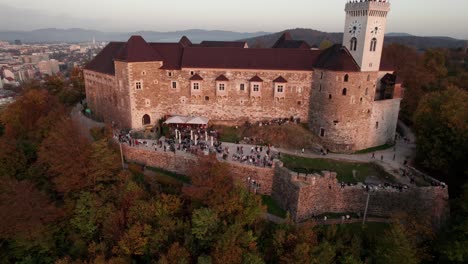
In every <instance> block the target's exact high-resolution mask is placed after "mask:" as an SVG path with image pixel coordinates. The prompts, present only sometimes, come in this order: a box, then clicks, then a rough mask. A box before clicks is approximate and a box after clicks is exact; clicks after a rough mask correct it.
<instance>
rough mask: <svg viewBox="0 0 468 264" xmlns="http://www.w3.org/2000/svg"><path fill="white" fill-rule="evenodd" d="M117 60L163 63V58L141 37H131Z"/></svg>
mask: <svg viewBox="0 0 468 264" xmlns="http://www.w3.org/2000/svg"><path fill="white" fill-rule="evenodd" d="M115 59H116V60H121V61H126V62H148V61H163V57H162V56H161V55H160V54H159V52H157V51H156V50H155V49H153V48H151V46H150V45H149V44H148V43H146V41H145V40H144V39H143V38H142V37H141V36H131V37H130V39H129V40H128V41H127V43H125V46H124V47H122V49H121V50H120V51H119V54H118V55H117V57H116V58H115Z"/></svg>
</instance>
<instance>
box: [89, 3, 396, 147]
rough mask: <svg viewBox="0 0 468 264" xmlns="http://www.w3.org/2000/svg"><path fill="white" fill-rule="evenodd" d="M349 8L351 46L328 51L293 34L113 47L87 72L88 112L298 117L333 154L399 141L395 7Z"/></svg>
mask: <svg viewBox="0 0 468 264" xmlns="http://www.w3.org/2000/svg"><path fill="white" fill-rule="evenodd" d="M345 11H346V22H345V26H344V36H343V43H341V44H336V45H333V46H332V47H330V48H328V49H325V50H317V49H311V48H310V46H309V45H308V44H307V43H306V42H304V41H300V40H293V39H291V37H290V35H289V34H288V33H287V32H286V33H284V34H283V35H282V36H281V38H280V39H278V41H277V42H276V43H275V44H274V46H273V47H271V48H249V47H248V46H247V44H246V43H244V42H220V41H204V42H201V43H199V44H194V43H192V42H191V41H190V40H189V39H188V38H186V37H182V38H181V39H180V41H179V42H177V43H148V42H146V41H145V40H144V39H143V38H142V37H140V36H132V37H131V38H130V39H129V40H128V41H127V42H111V43H109V44H108V45H107V46H106V47H105V48H104V49H103V50H102V51H101V52H100V53H99V54H98V55H97V56H96V57H95V58H94V59H93V60H92V61H91V62H90V63H89V64H88V65H87V66H86V67H85V70H84V78H85V85H86V96H87V102H88V106H89V108H90V109H91V110H92V111H93V112H94V114H95V115H96V116H97V117H98V118H100V119H102V120H104V121H105V122H107V123H111V122H112V123H114V124H116V125H117V126H118V127H120V128H131V129H140V128H143V127H145V126H147V125H155V124H156V123H157V121H158V120H159V119H160V118H163V117H167V116H173V115H184V116H202V117H206V118H208V119H210V122H211V123H215V124H216V123H221V124H232V125H235V124H242V123H244V122H246V121H249V122H256V121H264V120H271V119H276V118H290V117H294V118H299V119H300V120H301V122H304V123H305V122H307V124H308V127H309V129H310V131H312V133H315V134H316V135H318V136H319V137H321V138H322V141H323V142H322V143H323V145H324V146H326V147H327V148H329V149H330V150H332V151H342V152H352V151H356V150H360V149H366V148H370V147H374V146H379V145H383V144H385V143H387V142H391V141H393V139H394V137H395V131H396V125H397V120H398V113H399V109H400V101H401V98H402V92H403V90H402V86H401V82H400V81H399V79H398V78H397V76H396V75H395V74H394V70H393V69H392V68H391V67H388V66H386V64H385V62H382V61H381V57H382V48H383V42H384V34H385V26H386V20H387V15H388V13H389V11H390V3H388V1H386V0H380V1H375V0H374V1H372V0H361V1H352V2H348V3H347V4H346V7H345Z"/></svg>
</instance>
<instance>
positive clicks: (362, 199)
mask: <svg viewBox="0 0 468 264" xmlns="http://www.w3.org/2000/svg"><path fill="white" fill-rule="evenodd" d="M368 195H370V197H369V206H368V212H367V213H368V215H377V216H391V215H394V214H396V213H399V212H406V213H411V214H414V215H417V216H421V217H430V218H431V219H432V220H433V222H434V223H435V224H440V223H441V222H442V221H444V219H445V217H446V215H447V210H448V189H447V188H443V187H410V188H409V189H404V190H401V191H400V190H398V189H395V188H378V189H371V190H367V189H366V188H365V186H364V185H362V184H358V185H354V186H342V185H341V184H340V183H339V182H338V180H337V178H336V173H333V172H327V171H324V172H322V174H314V175H305V174H298V173H294V172H291V171H289V170H288V169H286V168H283V167H281V166H280V165H277V166H276V171H275V178H274V184H273V192H272V196H273V197H274V199H275V200H277V201H278V202H279V204H280V206H281V207H282V208H283V209H285V210H289V212H290V213H291V215H292V217H293V218H294V219H295V220H296V221H302V220H305V219H308V218H311V217H313V216H317V215H320V214H323V213H343V212H353V213H360V214H361V215H363V214H364V211H365V206H366V200H367V196H368Z"/></svg>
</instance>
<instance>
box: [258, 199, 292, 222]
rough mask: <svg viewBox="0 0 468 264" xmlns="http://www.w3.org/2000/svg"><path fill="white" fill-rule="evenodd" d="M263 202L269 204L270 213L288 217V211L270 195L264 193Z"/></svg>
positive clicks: (268, 210)
mask: <svg viewBox="0 0 468 264" xmlns="http://www.w3.org/2000/svg"><path fill="white" fill-rule="evenodd" d="M262 203H263V205H266V206H267V212H268V213H269V214H272V215H275V216H278V217H281V218H286V211H285V210H283V209H281V207H279V205H278V203H276V201H275V200H273V198H272V197H271V196H269V195H262Z"/></svg>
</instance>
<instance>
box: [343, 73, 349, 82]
mask: <svg viewBox="0 0 468 264" xmlns="http://www.w3.org/2000/svg"><path fill="white" fill-rule="evenodd" d="M348 81H349V75H348V74H346V75H345V76H344V82H348Z"/></svg>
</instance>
